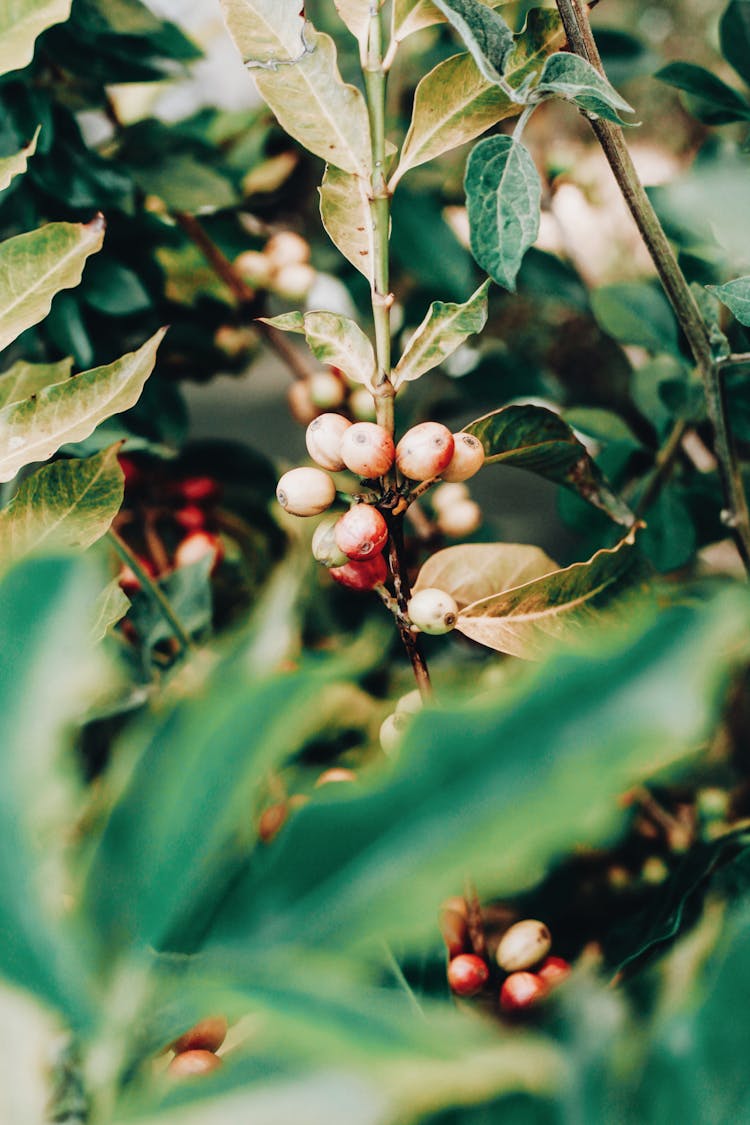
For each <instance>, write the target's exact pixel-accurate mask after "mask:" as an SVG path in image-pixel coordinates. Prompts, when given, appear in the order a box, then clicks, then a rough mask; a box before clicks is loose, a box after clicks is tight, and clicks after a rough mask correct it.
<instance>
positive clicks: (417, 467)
mask: <svg viewBox="0 0 750 1125" xmlns="http://www.w3.org/2000/svg"><path fill="white" fill-rule="evenodd" d="M453 450H454V442H453V434H452V433H451V432H450V430H449V429H448V428H447V426H443V425H441V424H440V422H420V424H419V425H418V426H412V428H411V429H410V430H407V432H406V433H405V434H404V436H403V437H402V438H401V441H400V442H399V443H398V445H397V446H396V464H397V465H398V467H399V469H400V470H401V472H402V473H403V474H404V476H405V477H408V478H409V480H432V478H433V477H439V476H440V474H441V473H442V471H443V469H445V468H446V466H447V465H448V464H449V463H450V460H451V457H452V456H453Z"/></svg>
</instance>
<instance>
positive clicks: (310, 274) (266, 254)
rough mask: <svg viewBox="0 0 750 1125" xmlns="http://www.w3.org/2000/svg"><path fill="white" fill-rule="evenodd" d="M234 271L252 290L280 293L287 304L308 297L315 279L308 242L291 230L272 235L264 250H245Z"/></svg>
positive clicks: (236, 262)
mask: <svg viewBox="0 0 750 1125" xmlns="http://www.w3.org/2000/svg"><path fill="white" fill-rule="evenodd" d="M234 268H235V269H236V270H237V272H238V273H239V275H240V277H241V278H242V279H243V281H246V282H247V284H248V285H251V286H252V287H253V289H265V290H268V291H270V292H272V293H277V294H278V296H279V297H283V298H284V299H285V300H288V301H298V300H301V299H302V298H303V297H305V296H307V294H308V293H309V291H310V289H311V288H312V285H313V282H314V281H315V277H316V273H315V270H314V268H313V267H312V266H311V265H310V245H309V243H308V242H307V241H306V239H304V238H302V236H301V235H299V234H295V232H294V231H291V230H285V231H279V233H278V234H274V235H271V237H270V238H269V240H268V242H267V243H266V245H265V246H264V248H263V250H245V251H243V253H242V254H240V255H239V256H238V257H237V258H235V260H234Z"/></svg>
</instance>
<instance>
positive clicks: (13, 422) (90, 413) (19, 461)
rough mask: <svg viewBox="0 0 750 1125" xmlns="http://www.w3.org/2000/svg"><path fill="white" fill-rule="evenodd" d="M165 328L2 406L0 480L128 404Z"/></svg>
mask: <svg viewBox="0 0 750 1125" xmlns="http://www.w3.org/2000/svg"><path fill="white" fill-rule="evenodd" d="M165 331H166V329H165V328H161V329H159V331H158V332H156V333H155V334H154V335H153V336H152V337H151V339H150V340H147V341H146V343H145V344H143V346H142V347H140V348H139V349H138V351H136V352H129V353H128V354H127V355H124V356H122V357H121V358H120V359H118V360H116V361H115V362H114V363H110V364H108V365H107V366H106V367H95V368H93V369H92V370H91V371H83V372H82V373H81V374H80V375H74V376H73V377H72V378H71V379H67V380H66V381H65V382H64V383H55V384H54V385H53V386H51V387H46V388H44V390H41V391H39V393H38V394H36V395H34V396H33V397H32V398H27V399H24V400H23V401H22V402H16V403H13V404H11V405H10V406H6V407H4V408H3V409H2V410H0V481H6V480H12V479H13V477H14V476H15V475H16V473H17V472H18V471H19V469H22V468H23V466H24V465H30V464H31V463H32V462H34V461H46V460H47V458H48V457H51V456H52V454H53V453H55V452H56V451H57V450H58V449H59V448H60V446H61V445H64V444H65V443H66V442H72V441H83V439H84V438H87V437H88V436H89V434H91V433H92V432H93V431H94V430H95V429H96V427H97V426H98V425H99V423H100V422H103V421H104V419H105V418H109V417H110V416H111V415H113V414H120V413H121V412H122V411H123V410H128V409H130V407H131V406H133V405H134V404H135V403H136V402H137V401H138V398H139V397H140V394H141V391H142V390H143V385H144V383H145V382H146V379H148V377H149V375H150V374H151V372H152V370H153V367H154V363H155V361H156V350H157V348H158V347H159V344H160V343H161V340H162V337H163V336H164V333H165Z"/></svg>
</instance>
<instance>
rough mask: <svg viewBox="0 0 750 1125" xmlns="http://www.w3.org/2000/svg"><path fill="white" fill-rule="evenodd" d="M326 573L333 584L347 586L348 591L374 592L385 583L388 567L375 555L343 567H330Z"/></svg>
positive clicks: (383, 560)
mask: <svg viewBox="0 0 750 1125" xmlns="http://www.w3.org/2000/svg"><path fill="white" fill-rule="evenodd" d="M328 573H329V574H330V576H331V578H333V580H334V582H338V583H339V584H340V585H341V586H348V588H349V589H350V590H374V589H375V587H376V586H382V584H383V583H384V582H385V580H386V578H387V577H388V567H387V565H386V561H385V559H384V558H383V556H382V555H375V556H374V557H372V558H369V559H365V560H364V561H363V562H348V563H346V564H345V565H344V566H334V567H331V569H330V570H329V572H328Z"/></svg>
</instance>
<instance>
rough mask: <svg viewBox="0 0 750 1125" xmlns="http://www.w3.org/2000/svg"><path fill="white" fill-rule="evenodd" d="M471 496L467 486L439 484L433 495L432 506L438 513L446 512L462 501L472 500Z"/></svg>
mask: <svg viewBox="0 0 750 1125" xmlns="http://www.w3.org/2000/svg"><path fill="white" fill-rule="evenodd" d="M470 499H471V494H470V493H469V490H468V488H467V487H466V485H465V484H439V485H438V486H437V488H436V489H435V491H434V492H433V493H432V506H433V508H434V509H435V511H436V512H444V511H445V510H446V508H452V507H453V506H454V505H455V504H459V503H460V502H461V501H462V500H470Z"/></svg>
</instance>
